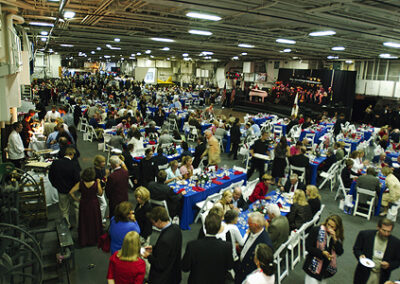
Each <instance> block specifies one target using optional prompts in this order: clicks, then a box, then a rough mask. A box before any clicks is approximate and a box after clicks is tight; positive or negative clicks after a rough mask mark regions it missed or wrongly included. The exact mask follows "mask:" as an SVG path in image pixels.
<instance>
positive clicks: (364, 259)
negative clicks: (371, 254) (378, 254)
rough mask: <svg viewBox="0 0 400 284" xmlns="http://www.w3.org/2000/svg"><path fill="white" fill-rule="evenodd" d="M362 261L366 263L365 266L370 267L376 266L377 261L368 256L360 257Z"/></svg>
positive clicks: (363, 263)
mask: <svg viewBox="0 0 400 284" xmlns="http://www.w3.org/2000/svg"><path fill="white" fill-rule="evenodd" d="M360 263H361V264H362V265H364V266H365V267H368V268H373V267H375V263H374V262H373V261H372V260H371V259H369V258H367V257H363V258H360Z"/></svg>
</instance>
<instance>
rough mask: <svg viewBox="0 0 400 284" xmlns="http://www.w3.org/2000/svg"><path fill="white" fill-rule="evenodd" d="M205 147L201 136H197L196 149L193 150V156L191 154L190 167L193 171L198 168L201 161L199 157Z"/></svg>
mask: <svg viewBox="0 0 400 284" xmlns="http://www.w3.org/2000/svg"><path fill="white" fill-rule="evenodd" d="M206 147H207V145H206V143H204V137H203V136H201V135H199V136H198V137H197V146H196V148H195V150H194V154H193V157H194V158H193V163H192V165H193V167H194V168H195V169H197V168H198V166H199V164H200V161H201V155H202V154H203V153H204V151H205V150H206Z"/></svg>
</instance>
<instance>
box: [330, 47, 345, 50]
mask: <svg viewBox="0 0 400 284" xmlns="http://www.w3.org/2000/svg"><path fill="white" fill-rule="evenodd" d="M331 49H332V50H336V51H342V50H345V49H346V48H345V47H344V46H334V47H332V48H331Z"/></svg>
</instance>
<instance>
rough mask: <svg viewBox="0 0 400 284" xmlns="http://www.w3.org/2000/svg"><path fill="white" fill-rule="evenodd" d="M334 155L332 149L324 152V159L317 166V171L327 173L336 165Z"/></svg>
mask: <svg viewBox="0 0 400 284" xmlns="http://www.w3.org/2000/svg"><path fill="white" fill-rule="evenodd" d="M336 161H337V160H336V155H335V151H334V150H333V148H328V150H327V151H326V159H325V160H324V161H323V162H322V163H321V164H320V165H319V166H318V170H320V171H322V172H327V171H329V169H330V168H331V167H332V165H333V164H334V163H336Z"/></svg>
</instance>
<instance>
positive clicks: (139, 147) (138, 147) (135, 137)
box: [128, 128, 144, 156]
mask: <svg viewBox="0 0 400 284" xmlns="http://www.w3.org/2000/svg"><path fill="white" fill-rule="evenodd" d="M143 141H144V139H143V136H142V134H141V133H140V131H139V129H137V128H136V129H135V131H134V132H133V133H132V138H131V139H130V140H129V142H128V144H133V148H134V149H135V153H136V154H137V155H139V156H140V155H143V150H144V145H143Z"/></svg>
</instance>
